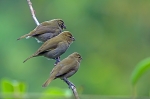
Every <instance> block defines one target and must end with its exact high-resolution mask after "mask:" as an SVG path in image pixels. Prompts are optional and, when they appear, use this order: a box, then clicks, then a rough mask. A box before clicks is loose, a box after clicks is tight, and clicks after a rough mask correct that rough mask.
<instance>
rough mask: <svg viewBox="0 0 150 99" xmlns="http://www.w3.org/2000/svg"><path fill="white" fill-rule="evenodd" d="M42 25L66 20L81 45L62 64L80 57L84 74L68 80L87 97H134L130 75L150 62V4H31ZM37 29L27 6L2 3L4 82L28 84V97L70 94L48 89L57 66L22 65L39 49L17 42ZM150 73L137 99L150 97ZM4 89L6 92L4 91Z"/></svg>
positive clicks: (47, 0)
mask: <svg viewBox="0 0 150 99" xmlns="http://www.w3.org/2000/svg"><path fill="white" fill-rule="evenodd" d="M31 1H32V4H33V8H34V10H35V12H36V17H37V19H38V20H39V22H43V21H47V20H51V19H55V18H61V19H63V20H64V22H65V24H66V26H67V29H66V30H68V31H70V32H72V34H73V35H74V37H75V38H76V41H75V42H74V43H73V44H72V45H71V46H70V48H69V49H68V50H67V52H66V53H65V54H63V55H62V57H61V59H63V58H65V57H67V56H68V55H69V54H71V53H73V52H75V51H76V52H79V53H80V54H81V55H82V57H83V60H82V62H81V66H80V69H79V71H78V72H77V73H76V74H75V75H74V76H72V77H71V78H69V80H71V81H72V82H73V83H74V84H75V85H76V87H77V89H78V92H79V94H83V95H87V94H88V95H112V96H130V95H131V94H132V85H131V79H130V78H131V73H132V71H133V70H134V68H135V66H136V65H137V63H138V62H140V61H141V60H143V59H145V58H147V57H149V56H150V1H149V0H31ZM35 27H36V24H35V22H34V20H33V19H32V16H31V13H30V10H29V7H28V4H27V1H26V0H0V46H1V48H0V80H1V81H2V80H3V79H9V80H11V81H13V80H17V81H20V82H24V83H26V84H27V88H26V90H27V92H28V93H41V92H43V91H45V90H47V89H48V88H53V87H56V88H61V89H67V88H68V86H67V85H66V84H65V83H64V82H63V81H61V80H60V79H57V80H54V81H53V82H52V83H51V84H50V85H49V87H48V88H42V87H41V85H42V84H43V82H44V81H45V80H46V79H47V78H48V77H49V72H50V71H51V70H52V68H53V63H54V60H47V59H46V58H43V57H36V58H32V59H31V60H29V61H27V62H26V63H23V60H24V59H26V58H27V57H28V56H30V55H31V54H33V53H34V52H35V51H36V50H37V49H38V48H39V47H40V46H41V43H37V42H36V40H35V39H33V38H30V39H28V40H26V39H22V40H20V41H17V40H16V39H17V38H18V37H20V36H22V35H24V34H26V33H28V32H30V31H31V30H33V29H34V28H35ZM149 75H150V72H147V73H145V75H144V76H143V77H142V78H141V79H140V81H139V82H138V83H137V89H136V90H137V94H138V96H149V95H150V80H149ZM0 89H1V87H0Z"/></svg>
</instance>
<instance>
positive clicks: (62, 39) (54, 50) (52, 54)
mask: <svg viewBox="0 0 150 99" xmlns="http://www.w3.org/2000/svg"><path fill="white" fill-rule="evenodd" d="M73 41H75V38H74V37H73V35H72V34H71V33H70V32H69V31H64V32H62V33H60V34H59V35H58V36H55V37H54V38H51V39H49V40H47V41H46V42H44V43H43V45H42V46H41V47H40V48H39V49H38V50H37V51H36V52H35V53H34V54H33V55H32V56H30V57H28V58H27V59H26V60H24V62H26V61H27V60H28V59H30V58H32V57H37V56H44V57H47V58H49V59H55V60H56V62H55V64H57V63H58V62H59V61H60V60H59V57H60V56H61V55H62V54H63V53H65V51H66V50H67V49H68V47H69V46H70V45H71V43H72V42H73Z"/></svg>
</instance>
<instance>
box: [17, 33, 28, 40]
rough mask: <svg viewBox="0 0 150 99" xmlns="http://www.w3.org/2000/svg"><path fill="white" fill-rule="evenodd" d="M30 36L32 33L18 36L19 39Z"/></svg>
mask: <svg viewBox="0 0 150 99" xmlns="http://www.w3.org/2000/svg"><path fill="white" fill-rule="evenodd" d="M29 36H30V34H25V35H23V36H21V37H20V38H18V39H17V40H20V39H22V38H25V37H26V38H28V37H29Z"/></svg>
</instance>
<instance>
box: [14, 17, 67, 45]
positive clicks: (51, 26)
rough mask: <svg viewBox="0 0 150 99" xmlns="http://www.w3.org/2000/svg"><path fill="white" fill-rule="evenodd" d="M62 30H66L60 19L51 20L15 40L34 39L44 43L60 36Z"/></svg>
mask: <svg viewBox="0 0 150 99" xmlns="http://www.w3.org/2000/svg"><path fill="white" fill-rule="evenodd" d="M63 29H66V26H65V25H64V21H63V20H62V19H53V20H50V21H45V22H42V23H41V24H40V25H38V26H37V27H36V28H35V29H34V30H33V31H31V32H30V33H28V34H25V35H23V36H21V37H20V38H18V39H17V40H20V39H22V38H28V37H34V38H36V39H37V41H38V42H45V41H47V40H48V39H51V38H53V37H55V36H57V35H58V34H60V33H61V32H62V31H63Z"/></svg>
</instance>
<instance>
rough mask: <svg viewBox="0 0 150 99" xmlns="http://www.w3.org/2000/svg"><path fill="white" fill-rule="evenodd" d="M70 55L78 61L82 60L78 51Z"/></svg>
mask: <svg viewBox="0 0 150 99" xmlns="http://www.w3.org/2000/svg"><path fill="white" fill-rule="evenodd" d="M71 57H73V58H75V59H77V61H78V62H80V61H81V60H82V57H81V55H80V54H79V53H77V52H74V53H72V54H71Z"/></svg>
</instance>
